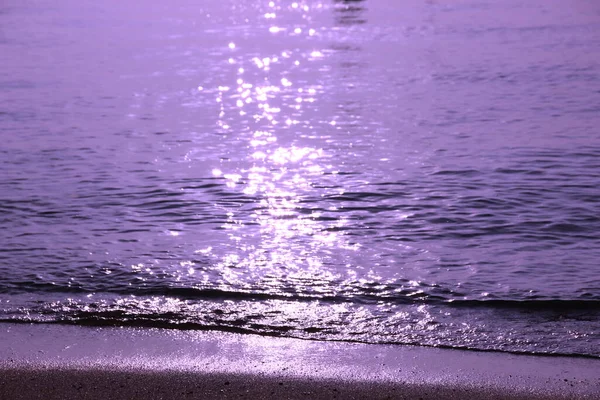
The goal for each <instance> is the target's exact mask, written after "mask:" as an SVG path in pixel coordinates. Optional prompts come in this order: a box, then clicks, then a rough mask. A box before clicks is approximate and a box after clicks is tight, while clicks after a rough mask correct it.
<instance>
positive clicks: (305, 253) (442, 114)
mask: <svg viewBox="0 0 600 400" xmlns="http://www.w3.org/2000/svg"><path fill="white" fill-rule="evenodd" d="M599 49H600V4H599V3H598V2H597V1H594V0H573V1H569V2H564V1H558V0H527V1H525V0H505V1H498V0H471V1H467V0H456V1H451V2H448V1H416V0H411V1H402V2H398V1H392V0H364V1H361V0H354V1H350V0H336V1H334V0H323V1H321V2H319V1H313V0H310V1H298V2H293V1H291V0H290V1H284V0H277V1H275V0H274V1H266V0H259V1H252V2H245V1H234V0H205V1H191V0H175V1H171V2H168V3H166V2H145V1H139V0H137V1H135V0H134V1H127V2H117V1H114V0H109V1H102V2H81V1H75V0H65V1H60V2H52V1H46V0H38V1H33V0H26V1H16V0H8V1H4V2H2V4H1V5H0V60H1V62H0V168H1V169H0V319H1V320H2V321H32V322H60V323H72V324H83V325H86V324H92V325H132V326H157V327H170V328H179V329H218V330H228V331H235V332H248V333H258V334H265V335H283V336H293V337H301V338H309V339H317V340H352V341H363V342H370V343H398V344H418V345H431V346H446V347H456V348H470V349H481V350H502V351H513V352H526V353H552V354H574V355H587V356H594V357H600V350H599V349H600V322H599V321H600V261H599V260H600V128H599V127H600V56H599V54H600V53H599V52H598V50H599Z"/></svg>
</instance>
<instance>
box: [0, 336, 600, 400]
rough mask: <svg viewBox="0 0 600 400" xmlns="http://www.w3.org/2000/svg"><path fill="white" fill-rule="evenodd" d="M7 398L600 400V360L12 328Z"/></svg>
mask: <svg viewBox="0 0 600 400" xmlns="http://www.w3.org/2000/svg"><path fill="white" fill-rule="evenodd" d="M0 398H1V399H65V398H78V399H106V398H111V399H172V398H173V399H174V398H177V399H193V398H198V399H229V398H236V399H250V398H253V399H255V398H262V399H306V398H311V399H333V398H337V399H367V398H368V399H386V398H392V399H419V398H423V399H440V398H444V399H465V398H478V399H544V398H546V399H547V398H555V399H596V398H600V360H597V359H586V358H574V357H537V356H526V355H513V354H504V353H494V352H474V351H461V350H447V349H435V348H424V347H418V346H396V345H368V344H360V343H341V342H316V341H306V340H297V339H287V338H269V337H261V336H255V335H239V334H232V333H222V332H197V331H175V330H163V329H138V328H86V327H75V326H65V325H29V324H0Z"/></svg>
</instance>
